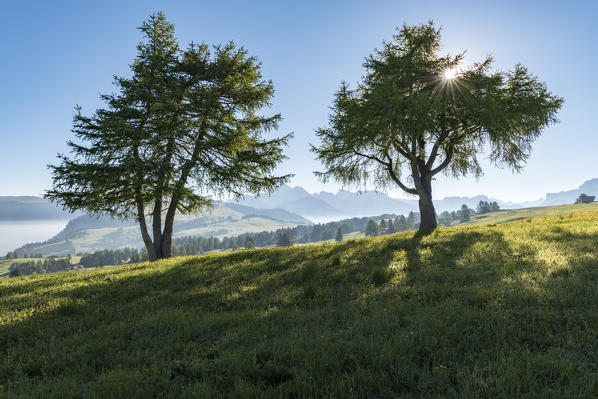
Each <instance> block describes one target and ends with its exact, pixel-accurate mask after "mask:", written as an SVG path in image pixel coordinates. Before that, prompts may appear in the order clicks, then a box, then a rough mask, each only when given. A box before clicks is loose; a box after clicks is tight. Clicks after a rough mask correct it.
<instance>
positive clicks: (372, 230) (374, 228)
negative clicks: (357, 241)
mask: <svg viewBox="0 0 598 399" xmlns="http://www.w3.org/2000/svg"><path fill="white" fill-rule="evenodd" d="M365 235H366V236H367V237H373V236H377V235H378V223H376V222H374V221H373V220H372V219H370V220H369V221H368V224H367V225H366V226H365Z"/></svg>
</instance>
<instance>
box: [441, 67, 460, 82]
mask: <svg viewBox="0 0 598 399" xmlns="http://www.w3.org/2000/svg"><path fill="white" fill-rule="evenodd" d="M457 74H458V71H457V68H447V69H445V70H444V72H442V78H443V79H444V80H454V79H456V78H457Z"/></svg>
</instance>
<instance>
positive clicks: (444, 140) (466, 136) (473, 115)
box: [312, 22, 563, 230]
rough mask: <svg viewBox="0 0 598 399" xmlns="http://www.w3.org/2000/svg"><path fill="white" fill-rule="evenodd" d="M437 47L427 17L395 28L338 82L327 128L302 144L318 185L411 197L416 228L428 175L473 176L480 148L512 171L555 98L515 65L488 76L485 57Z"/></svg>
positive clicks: (427, 194)
mask: <svg viewBox="0 0 598 399" xmlns="http://www.w3.org/2000/svg"><path fill="white" fill-rule="evenodd" d="M440 49H441V43H440V29H437V28H436V27H435V26H434V24H433V23H432V22H429V23H427V24H423V25H418V26H406V25H405V26H403V27H402V28H399V29H397V34H396V35H394V37H393V40H390V41H385V42H383V44H382V48H381V49H379V50H375V52H374V53H373V54H372V55H370V56H369V57H368V58H366V60H365V61H364V64H363V65H364V67H365V73H364V74H363V78H362V81H361V82H360V84H358V85H357V87H356V88H355V89H351V88H349V85H348V84H347V83H345V82H343V83H341V86H340V89H339V90H338V92H337V93H336V95H335V98H334V103H333V106H332V112H331V114H330V118H329V123H328V126H327V127H324V128H321V129H318V130H317V135H318V137H319V138H320V144H319V145H318V146H312V150H313V152H314V153H315V154H316V157H317V158H318V159H319V160H320V161H321V162H322V163H323V165H324V167H325V169H324V171H321V172H316V175H317V176H319V177H320V178H321V179H322V180H323V181H327V180H329V179H334V180H336V181H338V182H341V183H343V184H363V185H365V184H367V183H373V184H374V185H375V186H377V187H378V188H381V189H385V188H388V187H390V186H394V187H399V188H401V189H402V190H403V191H405V192H407V193H409V194H413V195H417V196H418V197H419V213H420V218H421V222H420V224H419V225H420V229H422V230H431V229H434V228H435V227H436V212H435V210H434V205H433V201H432V181H433V180H434V179H435V176H436V175H437V174H439V173H445V174H448V175H451V176H454V177H459V176H466V175H473V176H476V177H478V176H480V175H481V173H482V169H481V166H480V162H479V156H480V155H481V154H482V151H483V149H484V148H486V147H489V148H490V152H489V158H490V161H491V162H493V163H495V164H498V165H499V166H506V167H509V168H512V169H514V170H520V169H521V168H522V167H523V166H524V164H525V162H526V160H527V159H528V158H529V156H530V153H531V148H532V143H533V142H534V140H535V139H536V138H537V137H538V136H539V135H540V134H541V133H542V131H543V129H544V128H545V127H546V126H549V125H551V124H553V123H556V122H557V119H556V113H557V111H558V110H559V108H560V107H561V105H562V103H563V100H562V99H561V98H559V97H557V96H554V95H552V94H551V93H550V92H549V91H548V89H547V87H546V84H545V83H543V82H541V81H539V80H538V79H537V78H536V77H535V76H533V75H532V74H530V73H529V72H528V70H527V69H526V68H525V67H523V66H522V65H516V66H515V67H514V69H513V70H512V71H509V72H494V71H492V70H491V68H492V64H493V60H492V58H491V57H490V56H488V57H487V58H486V59H485V60H483V61H482V62H479V63H475V64H473V66H472V67H470V68H463V67H462V66H461V64H462V61H463V58H464V53H461V54H457V55H454V56H453V55H450V54H449V55H445V56H442V55H441V54H439V52H440ZM409 180H411V181H412V182H413V184H411V185H409V184H408V183H407V182H408V181H409Z"/></svg>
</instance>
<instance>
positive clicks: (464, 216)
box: [459, 204, 471, 223]
mask: <svg viewBox="0 0 598 399" xmlns="http://www.w3.org/2000/svg"><path fill="white" fill-rule="evenodd" d="M459 212H460V214H459V221H460V222H461V223H465V222H469V221H470V220H471V209H469V208H468V207H467V205H465V204H463V205H462V206H461V210H460V211H459Z"/></svg>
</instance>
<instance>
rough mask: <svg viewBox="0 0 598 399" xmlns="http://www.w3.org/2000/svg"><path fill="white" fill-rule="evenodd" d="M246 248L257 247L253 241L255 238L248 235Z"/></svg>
mask: <svg viewBox="0 0 598 399" xmlns="http://www.w3.org/2000/svg"><path fill="white" fill-rule="evenodd" d="M245 248H247V249H253V248H255V242H254V241H253V238H252V237H251V236H248V237H247V239H246V240H245Z"/></svg>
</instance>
